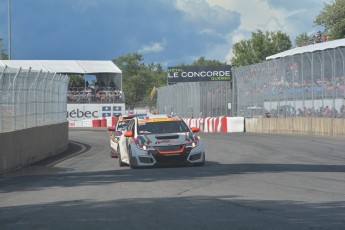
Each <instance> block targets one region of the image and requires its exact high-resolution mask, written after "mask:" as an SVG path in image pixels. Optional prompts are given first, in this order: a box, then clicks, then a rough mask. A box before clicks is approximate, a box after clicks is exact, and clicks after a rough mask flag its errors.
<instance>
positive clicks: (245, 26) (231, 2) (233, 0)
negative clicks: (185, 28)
mask: <svg viewBox="0 0 345 230" xmlns="http://www.w3.org/2000/svg"><path fill="white" fill-rule="evenodd" d="M207 2H208V3H209V4H210V5H211V6H219V7H222V8H224V9H231V10H233V11H236V12H238V13H239V14H240V17H241V24H240V25H239V27H238V28H236V30H234V31H232V44H233V43H235V42H238V41H240V40H246V39H249V38H250V37H251V33H252V32H255V31H257V30H262V31H278V30H279V31H282V32H284V33H286V34H287V35H289V37H290V39H291V41H292V42H294V39H295V37H296V36H298V35H299V34H301V33H303V32H307V33H313V31H315V27H314V25H313V20H314V19H315V17H316V15H317V14H318V12H319V11H320V10H321V9H322V6H323V3H322V1H319V0H307V1H300V0H291V1H285V0H260V1H258V0H246V1H239V0H207ZM248 6H250V7H248ZM317 30H319V28H318V29H317ZM232 56H233V54H232V50H231V49H229V52H228V54H227V57H228V58H229V57H232Z"/></svg>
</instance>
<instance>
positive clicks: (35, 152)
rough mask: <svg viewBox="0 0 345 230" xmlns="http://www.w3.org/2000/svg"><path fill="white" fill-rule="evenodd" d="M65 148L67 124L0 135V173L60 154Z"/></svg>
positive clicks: (66, 144) (66, 145) (66, 143)
mask: <svg viewBox="0 0 345 230" xmlns="http://www.w3.org/2000/svg"><path fill="white" fill-rule="evenodd" d="M67 148H68V123H67V122H65V123H60V124H54V125H47V126H40V127H34V128H29V129H23V130H18V131H13V132H7V133H0V173H4V172H6V171H10V170H13V169H16V168H20V167H23V166H26V165H29V164H32V163H34V162H37V161H39V160H42V159H45V158H47V157H50V156H54V155H57V154H60V153H62V152H63V151H65V150H66V149H67Z"/></svg>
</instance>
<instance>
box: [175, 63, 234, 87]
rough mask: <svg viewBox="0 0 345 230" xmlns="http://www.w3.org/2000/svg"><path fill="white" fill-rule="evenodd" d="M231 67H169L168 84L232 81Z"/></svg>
mask: <svg viewBox="0 0 345 230" xmlns="http://www.w3.org/2000/svg"><path fill="white" fill-rule="evenodd" d="M231 76H232V73H231V65H222V66H185V67H168V84H175V83H180V82H200V81H231Z"/></svg>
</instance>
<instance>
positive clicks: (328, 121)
mask: <svg viewBox="0 0 345 230" xmlns="http://www.w3.org/2000/svg"><path fill="white" fill-rule="evenodd" d="M245 131H246V132H248V133H279V134H305V135H318V136H334V137H345V119H341V118H318V117H288V118H246V119H245Z"/></svg>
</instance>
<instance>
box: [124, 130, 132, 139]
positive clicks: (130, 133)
mask: <svg viewBox="0 0 345 230" xmlns="http://www.w3.org/2000/svg"><path fill="white" fill-rule="evenodd" d="M125 137H133V131H132V130H131V131H127V132H125Z"/></svg>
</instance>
